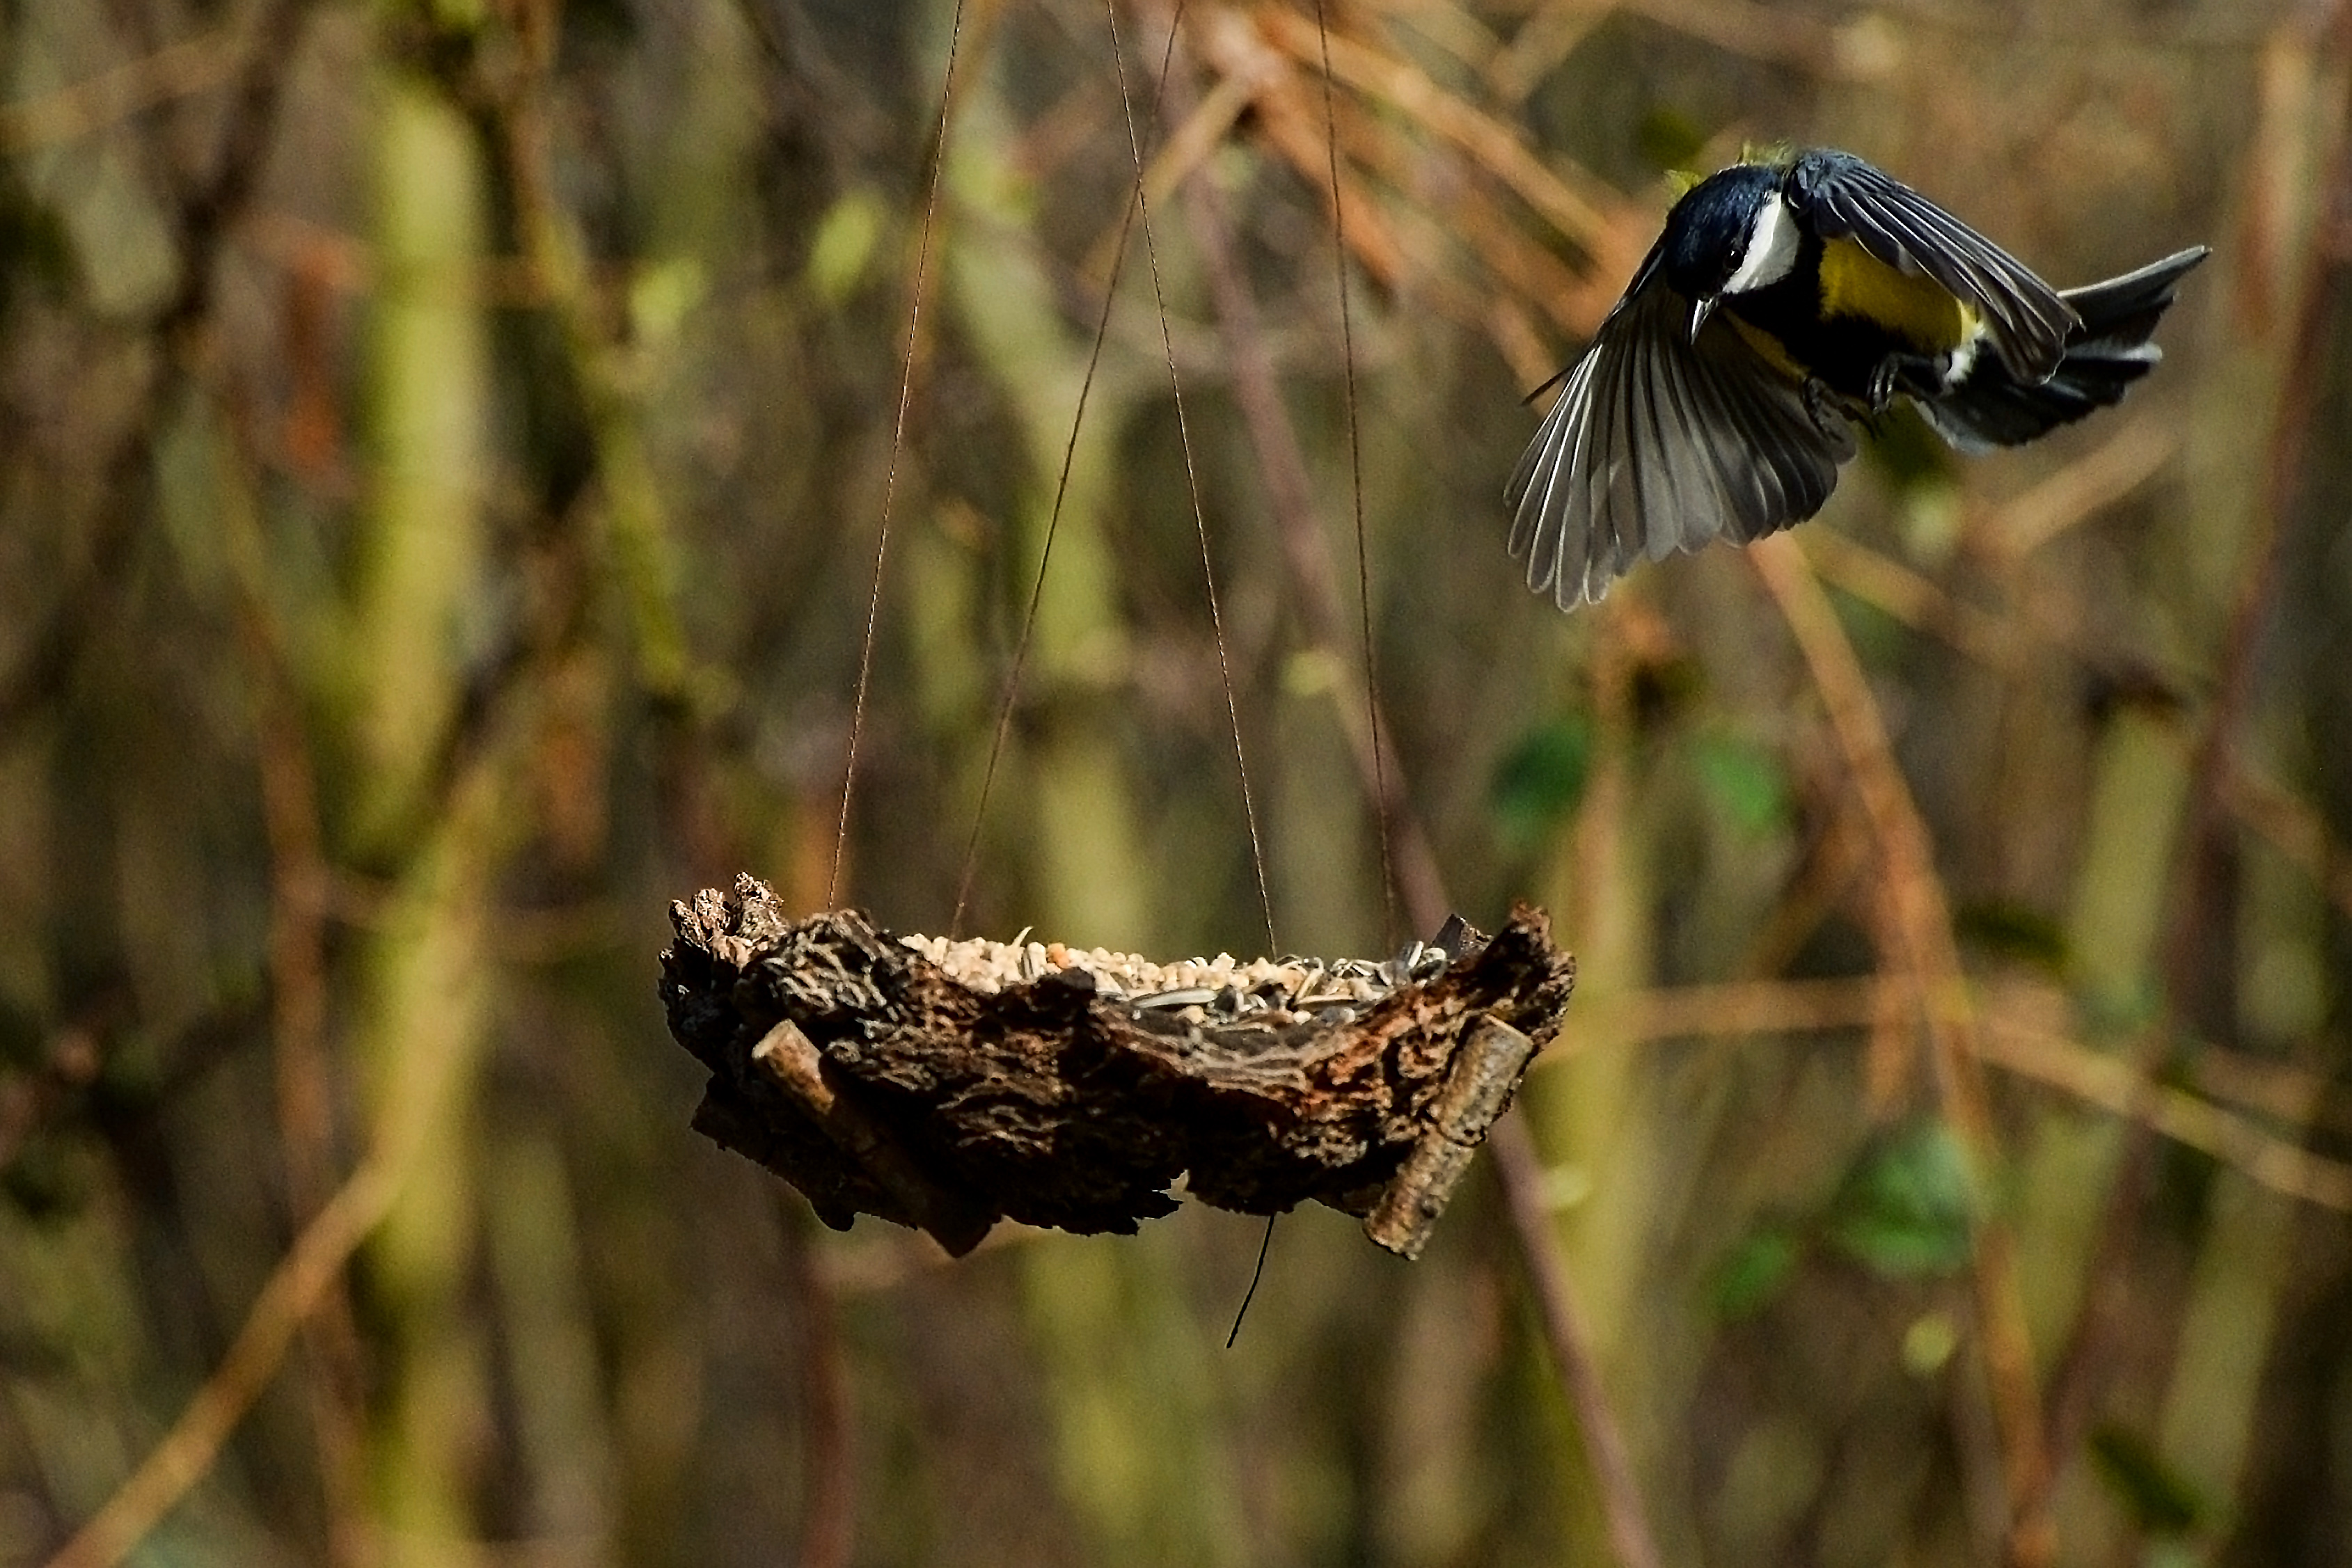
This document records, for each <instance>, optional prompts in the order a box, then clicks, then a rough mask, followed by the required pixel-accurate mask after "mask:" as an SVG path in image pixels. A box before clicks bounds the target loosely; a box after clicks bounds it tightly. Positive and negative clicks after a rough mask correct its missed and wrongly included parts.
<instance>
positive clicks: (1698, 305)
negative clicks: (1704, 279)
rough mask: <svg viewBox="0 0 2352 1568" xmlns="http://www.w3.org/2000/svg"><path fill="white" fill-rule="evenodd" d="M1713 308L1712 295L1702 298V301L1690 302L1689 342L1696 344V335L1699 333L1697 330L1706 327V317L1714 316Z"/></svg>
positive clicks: (1714, 301)
mask: <svg viewBox="0 0 2352 1568" xmlns="http://www.w3.org/2000/svg"><path fill="white" fill-rule="evenodd" d="M1715 306H1716V296H1714V295H1712V294H1710V295H1708V296H1707V297H1706V298H1704V299H1698V300H1695V301H1693V302H1692V305H1691V341H1692V342H1694V343H1696V342H1697V341H1698V333H1699V329H1700V328H1702V327H1704V326H1706V319H1707V318H1708V317H1710V316H1712V315H1714V314H1715Z"/></svg>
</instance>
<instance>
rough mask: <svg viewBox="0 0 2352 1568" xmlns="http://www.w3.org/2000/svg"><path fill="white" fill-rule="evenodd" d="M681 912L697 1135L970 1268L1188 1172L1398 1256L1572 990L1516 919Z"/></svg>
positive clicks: (1217, 1193)
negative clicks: (1201, 943) (926, 919)
mask: <svg viewBox="0 0 2352 1568" xmlns="http://www.w3.org/2000/svg"><path fill="white" fill-rule="evenodd" d="M670 918H671V921H672V924H673V925H675V926H676V927H677V943H676V945H675V946H672V947H670V948H669V949H668V950H667V952H665V953H664V954H663V955H662V1000H663V1003H664V1005H665V1007H666V1008H667V1011H668V1016H669V1027H670V1032H671V1033H672V1034H673V1035H675V1036H676V1037H677V1041H678V1043H679V1044H681V1045H683V1046H685V1047H686V1048H687V1050H688V1051H691V1052H693V1053H694V1055H695V1057H696V1058H697V1060H698V1061H701V1062H702V1064H703V1065H704V1066H705V1067H706V1068H708V1069H709V1071H710V1082H709V1087H708V1088H707V1090H706V1091H705V1092H704V1096H703V1101H702V1104H701V1107H700V1108H699V1109H698V1111H697V1112H696V1113H695V1121H694V1124H695V1126H696V1128H697V1129H698V1131H700V1132H702V1133H703V1134H705V1135H707V1136H709V1138H711V1139H712V1140H713V1141H715V1142H716V1143H718V1144H719V1145H721V1146H722V1147H726V1148H730V1149H733V1150H735V1151H736V1152H738V1153H740V1154H742V1155H746V1156H747V1157H749V1158H751V1159H752V1160H755V1161H757V1162H758V1163H759V1164H761V1165H762V1166H766V1167H767V1168H768V1169H770V1170H771V1171H773V1172H774V1173H775V1174H777V1175H778V1176H782V1177H783V1178H784V1179H785V1180H786V1181H788V1182H790V1183H792V1185H793V1186H795V1187H797V1188H799V1189H800V1191H801V1192H802V1193H803V1195H805V1196H806V1197H807V1198H808V1200H809V1201H810V1203H811V1204H813V1205H814V1207H815V1208H816V1211H817V1214H818V1215H819V1216H820V1217H821V1218H824V1221H825V1223H826V1224H828V1225H830V1226H833V1227H834V1228H836V1229H845V1228H848V1226H849V1225H850V1223H851V1221H852V1220H854V1219H855V1218H856V1217H857V1216H858V1215H860V1214H871V1215H875V1216H877V1217H878V1218H883V1219H887V1220H890V1221H893V1222H894V1223H897V1224H899V1225H908V1226H914V1227H918V1228H921V1229H922V1230H924V1231H925V1232H927V1233H928V1234H929V1235H930V1236H931V1237H932V1238H933V1239H935V1240H937V1241H938V1242H939V1244H940V1246H941V1247H943V1248H945V1249H947V1250H948V1251H949V1252H950V1253H952V1254H955V1255H958V1256H961V1254H963V1253H965V1252H968V1251H970V1250H971V1249H972V1248H973V1247H976V1246H978V1245H979V1243H980V1241H981V1239H982V1238H983V1237H984V1236H986V1235H987V1234H988V1232H989V1229H990V1228H991V1227H992V1226H993V1225H994V1224H995V1223H996V1221H997V1220H999V1219H1001V1218H1011V1219H1014V1220H1018V1221H1021V1222H1022V1223H1024V1224H1029V1225H1044V1226H1054V1227H1057V1228H1061V1229H1064V1230H1071V1231H1078V1232H1083V1233H1096V1232H1104V1231H1110V1232H1118V1233H1121V1234H1126V1233H1131V1232H1133V1231H1134V1229H1135V1228H1136V1227H1137V1225H1138V1224H1139V1222H1140V1221H1142V1220H1145V1219H1150V1218H1157V1217H1159V1216H1160V1215H1164V1214H1167V1213H1169V1212H1171V1211H1172V1210H1173V1209H1174V1208H1175V1207H1176V1202H1177V1200H1176V1198H1175V1197H1174V1196H1173V1195H1172V1194H1171V1187H1172V1186H1174V1185H1175V1183H1176V1182H1177V1180H1178V1178H1179V1177H1182V1178H1183V1179H1184V1183H1185V1188H1186V1190H1187V1191H1188V1192H1189V1193H1190V1194H1191V1196H1192V1197H1196V1198H1198V1199H1200V1200H1201V1201H1202V1202H1204V1203H1208V1204H1212V1205H1213V1206H1215V1207H1219V1208H1226V1209H1233V1210H1236V1211H1239V1212H1242V1213H1246V1214H1273V1213H1277V1212H1280V1211H1282V1210H1285V1209H1287V1208H1290V1207H1295V1206H1296V1205H1297V1204H1299V1203H1301V1202H1305V1201H1307V1200H1308V1199H1313V1200H1314V1201H1316V1202H1318V1203H1323V1204H1327V1205H1328V1206H1330V1207H1333V1208H1337V1209H1340V1210H1342V1211H1344V1212H1346V1213H1349V1214H1352V1215H1358V1216H1360V1217H1362V1218H1363V1220H1364V1230H1365V1234H1366V1235H1368V1236H1370V1238H1371V1239H1372V1240H1373V1241H1375V1242H1377V1243H1379V1244H1380V1245H1381V1246H1382V1247H1384V1248H1386V1249H1389V1250H1390V1251H1391V1252H1395V1253H1398V1254H1400V1255H1401V1256H1403V1257H1407V1258H1411V1257H1414V1256H1416V1255H1417V1254H1418V1253H1419V1252H1420V1250H1421V1249H1422V1247H1423V1243H1424V1242H1426V1240H1427V1239H1428V1237H1429V1233H1430V1229H1431V1228H1432V1227H1433V1225H1434V1224H1435V1222H1436V1220H1437V1217H1438V1216H1439V1215H1440V1214H1441V1213H1442V1212H1444V1207H1445V1205H1446V1201H1447V1199H1448V1198H1449V1197H1451V1196H1452V1194H1453V1190H1454V1185H1455V1183H1456V1182H1457V1181H1458V1180H1459V1179H1460V1177H1461V1176H1462V1173H1463V1171H1464V1170H1465V1169H1466V1168H1467V1166H1468V1165H1469V1160H1470V1155H1471V1154H1472V1152H1473V1151H1474V1150H1475V1148H1476V1147H1477V1145H1479V1144H1480V1143H1481V1142H1482V1141H1483V1140H1484V1139H1485V1137H1486V1130H1487V1129H1488V1128H1489V1127H1491V1126H1492V1125H1493V1124H1494V1123H1495V1120H1496V1117H1498V1116H1499V1115H1501V1114H1502V1113H1503V1111H1504V1110H1505V1108H1507V1106H1508V1105H1509V1103H1510V1101H1511V1096H1512V1094H1513V1092H1515V1091H1516V1090H1517V1087H1518V1083H1519V1080H1520V1078H1521V1077H1522V1076H1523V1075H1524V1074H1525V1073H1526V1071H1527V1068H1528V1062H1529V1061H1532V1060H1533V1058H1534V1055H1535V1053H1536V1051H1538V1050H1540V1049H1541V1048H1542V1046H1543V1045H1544V1044H1545V1043H1546V1042H1547V1041H1548V1040H1549V1039H1550V1038H1551V1036H1552V1034H1553V1032H1554V1031H1555V1030H1557V1028H1558V1026H1559V1015H1560V1009H1561V1008H1562V1007H1563V1006H1564V1005H1565V1004H1566V1002H1567V1000H1568V994H1569V990H1570V986H1571V985H1572V984H1573V981H1574V976H1575V964H1574V960H1573V959H1571V958H1570V956H1568V955H1566V954H1564V953H1561V952H1560V951H1559V950H1558V949H1557V948H1555V947H1554V946H1552V945H1551V938H1550V933H1549V925H1548V923H1547V922H1546V920H1545V918H1544V916H1543V915H1542V914H1541V913H1540V912H1538V911H1534V910H1529V909H1526V908H1524V907H1523V908H1520V909H1517V910H1516V911H1514V912H1513V915H1512V917H1511V920H1510V923H1509V924H1508V925H1506V926H1504V928H1503V929H1502V930H1501V931H1500V932H1498V933H1496V935H1495V936H1492V937H1491V938H1489V937H1484V936H1479V935H1478V934H1477V933H1475V932H1473V931H1471V930H1470V929H1469V927H1468V926H1466V925H1464V924H1463V923H1462V922H1461V921H1460V919H1459V918H1458V917H1457V918H1456V919H1454V920H1453V921H1450V922H1448V923H1447V927H1446V930H1445V931H1444V932H1442V933H1440V935H1439V936H1438V937H1437V939H1436V940H1434V941H1433V942H1429V943H1415V944H1413V945H1412V946H1410V947H1408V948H1407V949H1406V950H1405V951H1404V952H1403V953H1402V954H1400V955H1398V956H1396V957H1395V958H1392V959H1390V960H1387V961H1385V962H1377V963H1375V962H1370V961H1363V960H1347V959H1343V960H1339V961H1336V962H1324V961H1321V960H1317V959H1302V958H1283V959H1273V960H1257V961H1254V962H1247V963H1243V962H1236V961H1235V960H1234V959H1232V958H1230V957H1226V956H1222V955H1221V956H1219V957H1217V958H1215V959H1191V960H1185V961H1182V962H1178V963H1173V964H1155V963H1150V962H1147V961H1145V960H1142V959H1139V958H1137V957H1135V956H1131V955H1127V954H1117V953H1106V952H1103V951H1100V950H1098V949H1097V950H1096V951H1093V952H1079V951H1075V950H1072V949H1068V948H1066V947H1063V946H1060V945H1059V944H1044V943H1037V942H1028V943H1023V944H1017V945H1007V944H1002V943H995V942H986V941H963V942H950V941H948V940H946V939H944V938H940V937H926V936H893V935H891V934H890V933H887V932H884V931H879V930H877V929H876V928H875V927H874V926H873V925H871V924H869V923H868V922H867V921H866V919H865V917H864V916H862V915H858V914H856V913H855V912H854V911H848V910H835V911H830V912H827V913H824V914H821V915H814V916H812V917H811V918H809V919H806V920H803V921H798V922H794V921H793V920H790V919H787V918H786V917H785V915H784V914H783V912H782V910H781V909H780V908H778V906H777V904H776V902H775V897H774V895H773V894H772V893H771V892H770V891H769V889H768V888H767V886H766V885H765V884H764V883H761V882H759V881H758V880H756V879H754V878H752V877H749V876H739V877H738V878H737V879H736V883H735V889H734V892H733V893H732V894H721V893H719V891H717V890H715V889H713V890H707V891H705V892H703V893H702V894H698V895H697V897H696V898H695V900H694V901H693V903H692V904H682V903H681V904H673V905H672V906H671V910H670Z"/></svg>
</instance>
